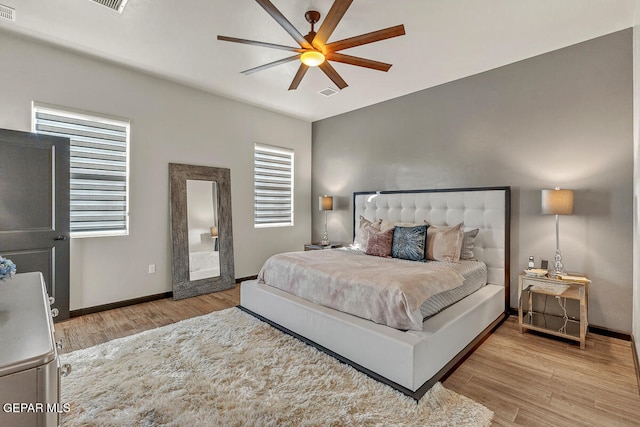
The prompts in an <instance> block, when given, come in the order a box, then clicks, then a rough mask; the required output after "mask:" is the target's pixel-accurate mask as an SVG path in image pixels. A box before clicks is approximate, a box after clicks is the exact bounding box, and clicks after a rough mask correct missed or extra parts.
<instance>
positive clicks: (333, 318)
mask: <svg viewBox="0 0 640 427" xmlns="http://www.w3.org/2000/svg"><path fill="white" fill-rule="evenodd" d="M503 292H504V288H503V287H502V286H497V285H487V286H485V287H484V288H482V289H481V290H480V291H479V292H476V293H474V294H472V295H470V296H469V297H467V298H465V299H463V300H461V301H460V302H458V303H456V304H454V305H453V306H451V307H449V308H448V309H446V310H444V311H442V312H441V313H439V314H437V315H435V316H433V317H431V318H430V319H428V320H427V321H425V322H424V324H423V330H422V331H399V330H397V329H393V328H390V327H388V326H384V325H379V324H375V323H373V322H371V321H368V320H365V319H362V318H359V317H356V316H352V315H350V314H347V313H343V312H339V311H337V310H334V309H331V308H328V307H323V306H319V305H316V304H313V303H311V302H309V301H306V300H304V299H302V298H299V297H297V296H295V295H291V294H288V293H287V292H284V291H281V290H280V289H276V288H273V287H270V286H267V285H262V284H258V283H257V281H255V280H251V281H247V282H243V283H242V284H241V288H240V301H241V307H240V308H241V309H242V310H244V311H246V312H249V313H251V314H252V315H255V316H256V317H258V318H259V319H261V320H264V321H265V322H267V323H268V324H270V325H272V326H274V327H275V328H277V329H279V330H281V331H283V332H285V333H287V334H289V335H292V336H294V337H296V338H298V339H300V340H301V341H303V342H305V343H307V344H310V345H312V346H314V347H316V348H318V349H319V350H321V351H324V352H325V353H327V354H330V355H331V356H333V357H335V358H336V359H338V360H340V361H341V362H344V363H346V364H348V365H351V366H353V367H354V368H356V369H357V370H359V371H361V372H363V373H365V374H366V375H368V376H370V377H372V378H374V379H376V380H378V381H380V382H382V383H384V384H387V385H389V386H391V387H393V388H394V389H396V390H398V391H400V392H402V393H404V394H406V395H408V396H410V397H412V398H414V399H416V400H418V399H420V398H421V397H422V396H423V395H424V394H425V393H426V391H427V390H428V389H429V388H431V386H432V385H433V384H434V383H435V382H437V381H440V380H442V379H444V378H446V376H447V375H448V374H449V373H450V372H452V371H453V369H455V367H456V366H457V365H458V364H459V363H461V361H462V360H464V358H465V357H467V356H468V355H469V354H470V353H471V352H472V351H473V350H474V349H475V348H476V347H477V346H478V345H479V344H480V343H481V342H482V340H483V339H484V338H485V337H486V336H487V335H488V334H489V333H490V332H491V331H492V330H493V329H495V328H496V327H497V326H498V325H499V324H500V322H502V320H504V318H505V316H506V314H505V312H504V308H503ZM461 319H462V320H464V321H462V322H461V321H460V320H461Z"/></svg>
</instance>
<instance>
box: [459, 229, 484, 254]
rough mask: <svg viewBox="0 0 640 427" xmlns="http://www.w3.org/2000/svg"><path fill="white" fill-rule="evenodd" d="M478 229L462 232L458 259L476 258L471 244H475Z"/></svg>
mask: <svg viewBox="0 0 640 427" xmlns="http://www.w3.org/2000/svg"><path fill="white" fill-rule="evenodd" d="M479 231H480V230H478V229H477V228H474V229H473V230H469V231H465V232H464V237H463V239H462V248H461V249H460V259H476V257H475V255H474V253H473V246H474V245H475V242H476V237H477V236H478V232H479Z"/></svg>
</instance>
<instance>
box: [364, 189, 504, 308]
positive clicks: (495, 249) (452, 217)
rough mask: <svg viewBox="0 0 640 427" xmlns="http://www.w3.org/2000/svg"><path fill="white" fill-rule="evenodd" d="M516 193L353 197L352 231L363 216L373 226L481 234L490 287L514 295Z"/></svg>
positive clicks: (478, 246)
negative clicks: (386, 223) (453, 228)
mask: <svg viewBox="0 0 640 427" xmlns="http://www.w3.org/2000/svg"><path fill="white" fill-rule="evenodd" d="M510 199H511V187H485V188H460V189H458V188H453V189H435V190H411V191H373V192H372V191H368V192H356V193H353V207H354V208H353V224H354V227H353V230H354V233H355V230H356V228H357V224H358V219H359V218H360V215H362V216H363V217H365V218H367V219H368V220H370V221H375V220H377V219H388V220H391V221H396V222H409V223H419V224H422V223H423V222H424V220H427V221H429V223H430V224H433V225H456V224H459V223H461V222H464V229H465V230H469V229H474V228H478V229H479V230H480V231H479V232H478V236H477V237H476V241H475V245H474V249H473V253H474V254H475V256H476V258H477V259H479V260H480V261H483V262H484V263H485V264H486V265H487V273H488V282H489V283H492V284H496V285H502V286H506V287H507V289H506V299H507V300H506V302H505V303H506V304H507V306H508V303H509V302H508V295H509V289H508V288H509V249H510V248H509V227H510Z"/></svg>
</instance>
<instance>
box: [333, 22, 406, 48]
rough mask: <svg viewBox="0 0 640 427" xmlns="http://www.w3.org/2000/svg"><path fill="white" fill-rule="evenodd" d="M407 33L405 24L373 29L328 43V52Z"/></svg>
mask: <svg viewBox="0 0 640 427" xmlns="http://www.w3.org/2000/svg"><path fill="white" fill-rule="evenodd" d="M403 35H405V32H404V25H396V26H395V27H389V28H385V29H384V30H378V31H373V32H371V33H367V34H361V35H359V36H355V37H350V38H348V39H344V40H339V41H337V42H333V43H329V44H328V45H326V50H327V52H337V51H339V50H342V49H348V48H350V47H355V46H361V45H363V44H367V43H373V42H377V41H380V40H385V39H390V38H392V37H398V36H403Z"/></svg>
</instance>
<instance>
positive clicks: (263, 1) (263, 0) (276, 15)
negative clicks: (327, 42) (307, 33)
mask: <svg viewBox="0 0 640 427" xmlns="http://www.w3.org/2000/svg"><path fill="white" fill-rule="evenodd" d="M256 3H258V4H259V5H260V6H262V8H263V9H264V10H266V11H267V13H268V14H269V15H271V17H272V18H273V19H275V20H276V22H277V23H278V24H280V26H281V27H282V28H284V30H285V31H286V32H287V33H289V35H290V36H291V37H293V39H294V40H295V41H296V42H298V44H299V45H300V46H302V47H303V48H305V49H313V47H312V46H311V44H310V43H309V42H308V41H307V40H306V39H305V38H304V37H303V36H302V34H300V32H299V31H298V30H297V29H296V27H294V26H293V24H292V23H291V22H289V21H288V20H287V18H285V17H284V15H283V14H282V13H281V12H280V11H279V10H278V9H277V8H276V7H275V6H274V5H273V3H271V2H270V1H269V0H256Z"/></svg>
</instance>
